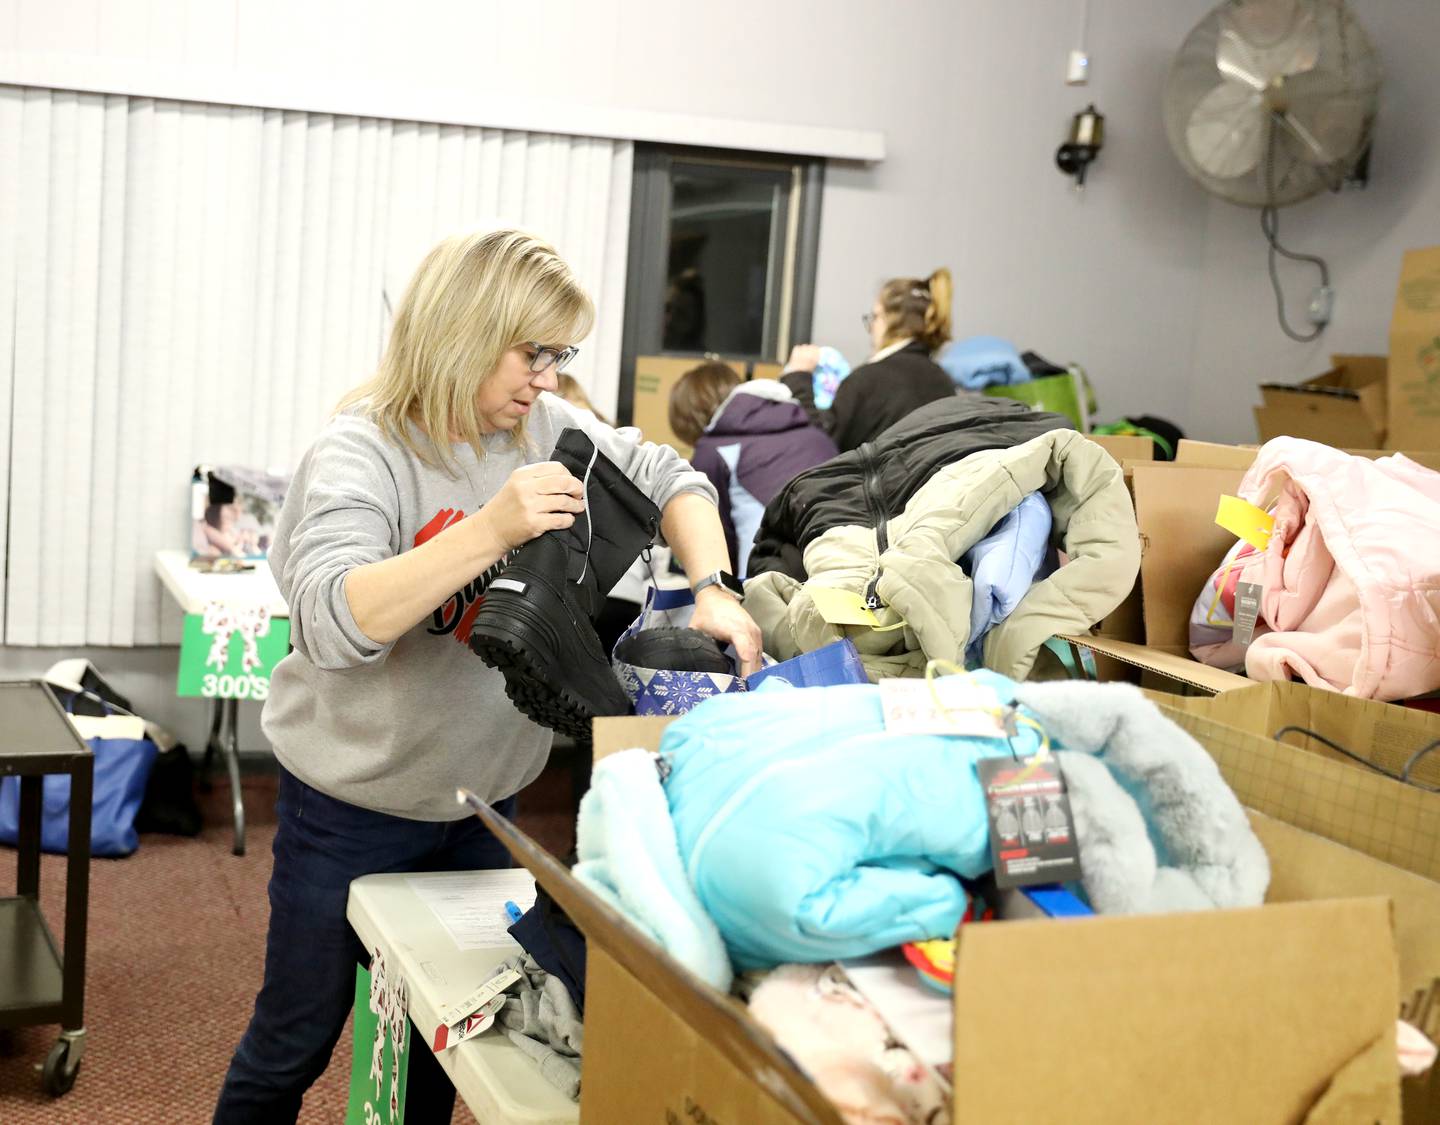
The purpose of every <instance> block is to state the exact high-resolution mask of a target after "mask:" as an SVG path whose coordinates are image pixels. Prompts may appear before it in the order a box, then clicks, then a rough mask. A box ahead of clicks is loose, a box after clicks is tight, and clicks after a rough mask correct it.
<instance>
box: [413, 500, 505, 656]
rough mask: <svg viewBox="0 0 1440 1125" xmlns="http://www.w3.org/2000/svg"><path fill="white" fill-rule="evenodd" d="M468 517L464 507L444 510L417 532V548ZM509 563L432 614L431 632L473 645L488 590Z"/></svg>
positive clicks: (495, 568)
mask: <svg viewBox="0 0 1440 1125" xmlns="http://www.w3.org/2000/svg"><path fill="white" fill-rule="evenodd" d="M464 518H465V511H464V509H462V508H441V509H440V510H439V511H438V512H436V513H435V515H434V516H433V517H432V518H431V519H430V522H429V523H427V524H426V525H425V526H424V527H422V528H421V529H420V530H419V531H417V532H416V533H415V546H417V547H419V546H420V545H421V544H423V543H428V542H430V540H432V539H434V538H435V536H437V535H439V534H440V533H441V532H442V531H444V530H445V529H446V528H449V527H454V526H455V525H456V524H457V523H459V522H460V521H461V520H463V519H464ZM504 567H505V560H504V559H501V560H500V561H499V562H497V563H496V564H495V565H494V566H492V567H491V568H490V569H489V570H487V571H486V572H485V573H484V574H482V575H481V576H480V577H479V578H477V579H475V581H473V582H470V583H467V584H466V585H465V587H464V589H462V590H458V591H456V593H455V594H454V595H453V596H452V597H451V598H450V599H449V600H448V601H446V602H445V604H444V605H442V606H440V607H439V608H438V609H436V610H435V612H434V613H433V614H432V615H431V621H430V626H429V629H428V630H427V631H428V632H429V633H431V634H432V635H434V636H437V637H443V636H445V635H446V634H447V633H453V634H454V635H455V640H456V641H458V642H459V643H460V644H462V645H463V644H469V643H470V629H471V627H472V626H473V625H474V624H475V615H476V614H477V613H479V612H480V607H481V606H482V605H484V604H485V588H486V587H487V586H489V585H490V583H491V581H492V580H493V579H494V578H495V577H496V576H497V575H498V574H499V573H500V571H501V570H503V569H504Z"/></svg>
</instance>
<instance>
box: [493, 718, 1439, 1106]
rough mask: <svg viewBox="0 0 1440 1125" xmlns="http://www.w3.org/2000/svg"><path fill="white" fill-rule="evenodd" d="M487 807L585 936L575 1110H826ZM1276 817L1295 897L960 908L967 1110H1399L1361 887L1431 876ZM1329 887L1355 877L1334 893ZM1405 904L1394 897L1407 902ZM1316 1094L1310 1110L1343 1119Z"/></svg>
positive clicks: (648, 739) (1389, 959)
mask: <svg viewBox="0 0 1440 1125" xmlns="http://www.w3.org/2000/svg"><path fill="white" fill-rule="evenodd" d="M669 721H670V720H669V719H647V720H635V719H600V720H597V721H596V723H595V738H594V743H595V753H596V757H597V758H598V757H602V756H604V755H605V754H608V753H613V752H615V751H616V750H619V749H622V748H628V747H637V746H638V747H641V748H645V749H652V750H653V749H657V748H658V746H659V741H660V736H661V734H662V732H663V730H664V728H665V726H666V725H668V723H669ZM1195 721H1196V722H1205V720H1200V719H1195ZM1242 737H1244V738H1253V737H1254V736H1248V735H1242ZM1257 741H1258V740H1257ZM1297 753H1298V752H1297ZM484 819H485V820H486V823H487V824H489V825H490V827H491V828H492V830H493V831H494V832H495V833H496V835H497V836H498V837H499V838H500V839H501V840H502V841H503V842H504V843H505V845H506V847H507V848H509V850H510V851H511V853H512V854H513V855H514V856H515V858H516V859H517V860H519V861H520V862H521V863H523V864H524V865H525V866H526V867H527V868H529V869H530V870H531V871H532V872H533V873H534V874H535V876H536V878H537V879H538V880H539V881H540V883H541V884H542V885H543V886H545V887H546V889H547V890H549V891H550V893H551V894H552V896H553V897H554V898H555V900H556V901H557V902H558V903H559V904H560V906H561V907H562V908H564V909H565V910H566V912H567V913H569V915H570V917H571V918H572V919H574V921H575V923H576V924H577V925H578V926H579V927H580V928H581V929H582V930H583V931H585V933H586V934H587V937H588V945H589V967H588V972H587V978H588V981H587V990H586V1011H585V1017H586V1052H585V1056H584V1062H583V1083H582V1096H581V1119H582V1121H586V1122H597V1123H600V1125H609V1123H619V1122H626V1123H628V1122H639V1121H653V1122H692V1121H699V1122H704V1121H710V1122H716V1123H720V1122H724V1123H732V1122H733V1123H740V1122H744V1123H746V1125H750V1123H756V1125H779V1123H792V1122H807V1123H809V1122H815V1123H824V1125H838V1122H839V1116H838V1114H837V1113H836V1111H835V1110H834V1109H833V1107H831V1106H830V1105H829V1103H828V1102H826V1101H825V1099H824V1098H823V1097H822V1096H821V1095H820V1094H819V1092H818V1090H816V1089H815V1087H814V1086H813V1085H811V1083H810V1082H809V1081H808V1079H807V1078H806V1077H805V1075H804V1074H803V1073H801V1072H800V1071H799V1070H798V1069H797V1068H796V1066H795V1065H794V1063H793V1062H791V1061H790V1059H789V1057H788V1056H787V1055H785V1054H784V1053H782V1052H781V1051H779V1050H778V1049H777V1047H776V1045H775V1043H774V1042H773V1040H771V1038H770V1036H769V1035H768V1033H766V1032H765V1031H764V1030H763V1029H762V1028H761V1027H760V1026H759V1025H757V1024H756V1023H755V1022H754V1021H753V1020H751V1019H750V1017H749V1014H748V1012H747V1011H746V1010H745V1009H744V1008H743V1006H741V1005H740V1004H739V1003H738V1002H736V1001H734V1000H732V999H731V998H729V997H727V996H723V995H721V994H720V993H718V992H715V991H714V990H713V989H710V988H709V987H707V986H706V985H704V984H703V983H701V982H700V981H698V980H697V979H696V978H694V977H693V976H692V975H691V974H689V973H688V972H687V971H686V970H685V969H683V968H681V967H680V966H679V965H678V964H676V963H675V962H674V961H672V960H671V959H670V958H669V957H668V955H667V954H666V953H665V952H664V951H663V950H661V949H660V948H659V947H657V946H655V945H654V944H653V943H651V942H649V941H648V940H646V939H643V938H642V937H640V935H639V934H638V933H637V932H636V931H634V930H633V929H632V928H631V927H630V926H629V925H628V924H627V923H626V922H625V921H624V920H623V919H621V918H620V917H619V916H618V915H617V914H616V913H615V912H614V911H612V910H611V909H610V908H609V907H607V906H606V905H605V904H604V903H603V902H602V901H601V900H599V899H598V898H597V897H596V896H595V895H593V894H591V893H590V892H589V891H587V890H586V889H585V888H584V887H582V886H581V885H580V884H579V883H577V882H576V881H575V880H574V879H573V878H572V877H571V876H570V874H569V872H567V871H566V870H565V869H564V868H563V867H561V866H560V865H559V864H558V863H556V861H555V860H554V859H553V858H551V857H550V856H548V855H547V854H545V853H544V852H543V851H541V850H540V849H539V848H538V847H537V846H535V845H534V843H533V841H530V840H529V839H528V838H527V837H525V836H524V834H523V833H520V832H519V831H518V830H517V829H515V827H514V826H513V825H512V824H510V823H509V822H508V821H506V820H504V819H503V818H500V817H497V816H494V815H493V814H487V815H486V816H485V818H484ZM1259 828H1260V821H1258V820H1257V831H1258V830H1259ZM1274 833H1275V838H1276V839H1279V840H1281V841H1282V842H1283V846H1280V847H1276V849H1275V851H1274V853H1273V856H1272V863H1273V864H1274V866H1275V867H1276V874H1277V878H1276V884H1275V885H1276V887H1277V892H1276V894H1277V895H1279V894H1283V895H1287V896H1292V897H1293V901H1281V900H1280V898H1278V897H1274V896H1272V897H1274V903H1273V905H1267V906H1265V907H1262V908H1259V909H1254V910H1235V911H1214V912H1206V913H1199V914H1194V913H1192V914H1185V915H1172V916H1149V917H1105V918H1092V919H1083V920H1072V921H1067V922H1006V923H989V924H985V925H979V926H973V927H966V929H965V930H964V932H963V934H962V940H961V943H960V948H959V957H958V962H957V967H956V978H955V981H956V988H955V1006H956V1014H957V1019H956V1043H955V1052H956V1054H955V1059H956V1075H955V1086H956V1088H957V1090H958V1091H960V1093H959V1096H958V1103H957V1104H958V1105H959V1106H960V1107H961V1108H962V1109H963V1111H964V1116H965V1117H966V1119H970V1120H976V1121H986V1122H1027V1123H1028V1122H1033V1121H1041V1120H1058V1119H1063V1120H1065V1121H1066V1122H1075V1123H1089V1122H1096V1123H1098V1122H1106V1123H1107V1125H1109V1123H1113V1122H1117V1121H1198V1120H1215V1121H1266V1122H1271V1121H1275V1122H1282V1121H1283V1122H1300V1121H1304V1120H1307V1115H1308V1114H1309V1113H1310V1112H1311V1110H1312V1107H1315V1106H1316V1104H1317V1102H1321V1101H1322V1100H1323V1099H1324V1098H1325V1097H1326V1095H1327V1091H1328V1090H1331V1089H1332V1087H1334V1088H1338V1087H1340V1086H1345V1087H1346V1088H1350V1089H1359V1090H1361V1094H1360V1095H1358V1096H1359V1097H1360V1098H1361V1100H1360V1101H1359V1102H1356V1103H1351V1104H1349V1105H1348V1107H1347V1108H1348V1109H1349V1110H1352V1111H1357V1112H1361V1113H1362V1114H1363V1120H1366V1121H1370V1120H1375V1121H1386V1122H1393V1121H1397V1120H1399V1109H1398V1106H1399V1083H1398V1081H1397V1079H1396V1073H1395V1062H1394V1020H1395V1016H1396V1012H1397V1010H1398V997H1399V995H1400V980H1399V977H1398V970H1397V960H1396V946H1395V937H1394V934H1395V929H1394V925H1393V923H1392V920H1391V907H1390V904H1389V903H1387V902H1385V901H1384V899H1383V897H1382V898H1377V897H1373V896H1376V895H1380V896H1384V895H1387V894H1393V895H1400V896H1401V897H1404V896H1406V895H1407V894H1409V893H1411V892H1412V891H1414V890H1415V888H1416V887H1417V886H1420V885H1423V886H1424V887H1425V888H1426V890H1429V889H1430V885H1429V884H1425V883H1424V881H1423V880H1414V881H1413V882H1411V881H1409V880H1407V879H1400V880H1399V881H1396V879H1395V878H1394V877H1395V876H1396V875H1398V874H1400V873H1396V872H1392V871H1391V870H1390V869H1388V868H1386V867H1385V866H1384V865H1383V864H1380V863H1377V862H1376V861H1375V860H1373V859H1370V858H1368V857H1366V856H1361V855H1357V854H1355V853H1351V852H1348V851H1346V850H1345V849H1340V848H1336V846H1335V845H1329V846H1328V847H1327V846H1326V844H1325V841H1320V840H1315V839H1314V838H1313V837H1309V836H1308V835H1307V834H1306V833H1304V832H1300V831H1299V830H1298V829H1293V828H1289V826H1287V825H1283V824H1282V825H1278V826H1277V827H1276V828H1275V829H1274ZM1316 847H1318V848H1319V849H1320V853H1322V854H1324V855H1325V856H1326V857H1330V856H1332V854H1333V853H1332V852H1331V850H1330V849H1334V851H1335V852H1341V853H1344V856H1345V860H1346V862H1345V864H1344V865H1343V867H1344V878H1343V879H1337V880H1336V881H1334V882H1331V881H1329V875H1330V873H1331V872H1332V871H1335V870H1338V869H1339V865H1336V864H1334V863H1320V864H1317V863H1315V860H1314V856H1315V855H1316V854H1317V853H1316V852H1314V851H1313V850H1312V849H1313V848H1316ZM1292 857H1293V858H1292ZM1292 868H1293V869H1292ZM1312 868H1315V869H1314V870H1312ZM1341 886H1343V888H1344V894H1345V895H1346V896H1352V895H1357V894H1358V895H1359V896H1360V897H1345V898H1336V896H1335V894H1334V893H1332V892H1333V891H1334V889H1335V888H1338V887H1341ZM1415 893H1416V894H1417V895H1418V894H1421V892H1418V891H1416V892H1415ZM1436 894H1437V895H1440V890H1436ZM1422 897H1423V895H1422ZM1302 900H1303V901H1302ZM1423 908H1424V904H1423V903H1421V905H1419V906H1414V907H1411V906H1408V905H1407V906H1406V907H1405V911H1406V916H1407V917H1411V916H1413V917H1415V918H1420V917H1422V910H1423ZM1398 909H1399V907H1398V905H1397V910H1398ZM1435 911H1436V912H1435V914H1434V915H1433V917H1432V918H1431V921H1432V922H1433V923H1434V928H1435V930H1436V932H1440V906H1436V907H1435ZM1407 933H1408V930H1407ZM1415 956H1417V957H1420V956H1422V954H1420V953H1416V954H1415ZM1434 971H1435V973H1436V974H1437V975H1440V958H1437V960H1436V962H1435V965H1434ZM1017 1044H1023V1045H1024V1049H1017ZM1217 1075H1218V1076H1223V1081H1217ZM1082 1092H1083V1093H1082ZM1331 1108H1332V1116H1330V1117H1325V1118H1320V1117H1315V1118H1312V1120H1315V1121H1319V1120H1322V1119H1323V1120H1326V1121H1337V1122H1338V1121H1345V1120H1360V1119H1362V1118H1355V1117H1350V1118H1345V1117H1343V1116H1333V1106H1332V1107H1331ZM1057 1114H1058V1115H1059V1116H1058V1117H1057Z"/></svg>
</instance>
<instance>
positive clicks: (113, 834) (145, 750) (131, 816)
mask: <svg viewBox="0 0 1440 1125" xmlns="http://www.w3.org/2000/svg"><path fill="white" fill-rule="evenodd" d="M89 745H90V749H91V751H92V752H93V753H94V755H95V799H94V802H93V811H92V813H91V818H90V852H91V854H92V855H97V856H111V857H118V856H127V855H129V854H130V853H131V852H133V851H134V850H135V849H136V848H137V847H139V846H140V835H139V833H137V832H136V831H135V814H136V813H138V812H139V811H140V803H141V802H142V801H143V800H144V799H145V785H146V782H148V781H149V780H150V767H151V766H153V765H154V764H155V758H156V755H157V754H158V753H159V748H158V747H157V746H156V745H155V743H153V742H151V741H150V740H149V739H148V738H92V739H90V740H89ZM44 787H45V799H44V811H43V813H42V814H41V825H40V847H41V848H42V850H44V851H47V852H57V853H61V854H63V853H64V852H65V851H66V850H67V845H68V843H69V838H70V775H69V774H50V775H48V776H47V777H46V778H45V779H44ZM19 836H20V779H19V778H18V777H6V778H0V843H4V844H14V843H15V842H16V840H18V839H19Z"/></svg>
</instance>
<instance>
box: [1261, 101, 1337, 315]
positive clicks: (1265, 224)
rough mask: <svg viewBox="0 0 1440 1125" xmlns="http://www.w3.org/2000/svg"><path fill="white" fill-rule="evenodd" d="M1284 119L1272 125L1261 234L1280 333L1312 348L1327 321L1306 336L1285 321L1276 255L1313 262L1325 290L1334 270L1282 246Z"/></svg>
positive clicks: (1277, 118) (1267, 146)
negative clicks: (1279, 142) (1279, 141)
mask: <svg viewBox="0 0 1440 1125" xmlns="http://www.w3.org/2000/svg"><path fill="white" fill-rule="evenodd" d="M1280 126H1281V121H1280V116H1279V115H1278V114H1276V115H1275V116H1274V117H1273V118H1272V119H1271V121H1270V132H1269V136H1268V137H1267V138H1266V142H1265V191H1266V196H1267V202H1266V204H1265V206H1264V207H1262V208H1260V230H1261V232H1262V233H1263V234H1264V235H1265V241H1266V242H1267V243H1269V247H1270V249H1269V255H1268V257H1269V265H1270V288H1271V289H1273V290H1274V291H1275V315H1276V318H1277V319H1278V320H1279V321H1280V330H1281V331H1282V332H1284V333H1285V335H1287V336H1289V337H1290V339H1292V340H1294V341H1295V342H1296V343H1297V344H1308V343H1310V342H1311V341H1312V340H1318V339H1319V338H1320V334H1321V333H1322V332H1324V331H1325V325H1326V324H1327V323H1329V322H1328V320H1327V321H1324V322H1322V323H1320V324H1317V325H1315V327H1314V328H1313V329H1312V330H1311V331H1309V332H1307V333H1304V334H1301V333H1299V332H1296V331H1295V329H1293V328H1291V327H1290V322H1289V320H1287V319H1286V317H1285V291H1284V290H1283V289H1282V288H1281V287H1280V267H1279V263H1278V262H1277V261H1276V257H1275V256H1276V255H1277V254H1280V255H1283V256H1284V257H1286V258H1289V259H1290V260H1291V261H1292V262H1309V263H1310V264H1311V265H1312V266H1314V267H1315V268H1316V269H1318V270H1319V271H1320V285H1321V288H1324V289H1329V288H1330V267H1329V266H1327V265H1326V264H1325V259H1324V258H1321V257H1318V256H1316V255H1314V254H1296V253H1294V252H1293V251H1291V250H1287V249H1285V247H1284V246H1282V245H1280V209H1279V208H1278V207H1277V206H1275V131H1276V130H1277V129H1278V128H1280Z"/></svg>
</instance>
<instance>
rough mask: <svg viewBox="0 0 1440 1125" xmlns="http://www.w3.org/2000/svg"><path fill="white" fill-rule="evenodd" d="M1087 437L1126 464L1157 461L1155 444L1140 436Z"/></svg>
mask: <svg viewBox="0 0 1440 1125" xmlns="http://www.w3.org/2000/svg"><path fill="white" fill-rule="evenodd" d="M1086 436H1087V437H1089V439H1090V440H1091V441H1093V442H1094V443H1095V444H1096V445H1098V446H1099V447H1100V448H1101V449H1103V450H1105V452H1106V453H1108V454H1110V456H1111V457H1113V458H1115V460H1117V461H1119V462H1120V464H1122V465H1123V464H1125V462H1127V461H1153V460H1155V443H1154V442H1153V441H1151V440H1150V439H1149V438H1147V437H1140V436H1139V435H1138V434H1087V435H1086Z"/></svg>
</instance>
